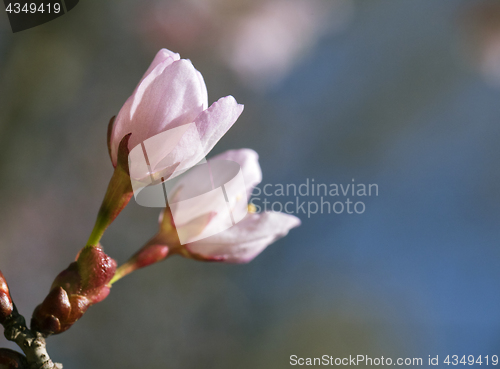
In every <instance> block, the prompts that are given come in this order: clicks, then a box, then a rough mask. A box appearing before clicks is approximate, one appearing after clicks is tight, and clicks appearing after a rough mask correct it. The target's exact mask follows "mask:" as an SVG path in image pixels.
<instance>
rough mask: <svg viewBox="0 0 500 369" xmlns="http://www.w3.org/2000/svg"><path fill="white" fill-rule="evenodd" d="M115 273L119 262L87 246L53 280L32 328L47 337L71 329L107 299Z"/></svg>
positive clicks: (36, 311) (36, 310)
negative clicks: (89, 310)
mask: <svg viewBox="0 0 500 369" xmlns="http://www.w3.org/2000/svg"><path fill="white" fill-rule="evenodd" d="M115 270H116V262H115V261H114V260H113V259H111V258H110V257H109V256H108V255H106V254H105V253H104V251H103V250H102V248H101V247H93V246H86V247H85V248H84V249H83V250H82V251H81V252H80V254H79V255H78V257H77V260H76V261H75V262H73V263H71V264H70V265H69V267H68V268H66V270H64V271H62V272H61V273H60V274H59V275H58V276H57V277H56V279H55V280H54V283H53V284H52V287H51V290H50V292H49V294H48V295H47V297H46V298H45V300H44V301H43V302H42V303H41V304H40V305H38V307H37V308H36V309H35V311H34V313H33V317H32V320H31V325H32V328H33V329H36V330H38V331H40V332H42V333H44V334H46V335H49V334H58V333H61V332H64V331H65V330H67V329H69V328H70V327H71V326H72V325H73V324H74V323H76V321H77V320H78V319H80V318H81V317H82V316H83V314H84V313H85V312H86V311H87V309H88V308H89V307H90V306H92V305H93V304H96V303H98V302H100V301H102V300H104V299H105V298H106V297H107V296H108V294H109V291H110V284H109V283H110V281H111V279H112V278H113V276H114V274H115Z"/></svg>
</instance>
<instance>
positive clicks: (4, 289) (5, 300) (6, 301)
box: [0, 272, 14, 324]
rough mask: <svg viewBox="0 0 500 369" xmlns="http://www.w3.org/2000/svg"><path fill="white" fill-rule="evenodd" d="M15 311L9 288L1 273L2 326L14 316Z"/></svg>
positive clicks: (0, 319)
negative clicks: (10, 316) (8, 318)
mask: <svg viewBox="0 0 500 369" xmlns="http://www.w3.org/2000/svg"><path fill="white" fill-rule="evenodd" d="M13 310H14V304H13V303H12V298H11V297H10V292H9V286H8V285H7V281H6V280H5V277H4V276H3V274H2V272H0V324H3V323H4V322H5V319H7V317H8V316H9V315H10V314H12V311H13Z"/></svg>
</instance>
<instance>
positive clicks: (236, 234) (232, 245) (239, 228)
mask: <svg viewBox="0 0 500 369" xmlns="http://www.w3.org/2000/svg"><path fill="white" fill-rule="evenodd" d="M299 225H300V220H299V218H297V217H295V216H293V215H289V214H284V213H275V212H266V213H260V214H248V215H247V217H246V218H245V219H244V220H242V221H241V222H240V223H238V224H236V225H235V226H233V227H231V228H229V229H228V230H226V231H224V232H221V233H219V234H216V235H214V236H211V237H208V238H205V239H203V240H200V241H196V242H193V243H191V244H189V245H187V246H186V247H187V249H188V250H189V251H190V252H193V253H196V254H199V255H202V256H203V257H206V258H221V259H223V260H224V261H225V262H229V263H247V262H249V261H251V260H252V259H254V258H255V257H256V256H257V255H258V254H260V253H261V252H262V251H263V250H264V249H265V248H266V247H267V246H268V245H270V244H271V243H273V242H274V241H276V240H277V239H279V238H281V237H283V236H285V235H287V234H288V231H289V230H290V229H292V228H294V227H297V226H299Z"/></svg>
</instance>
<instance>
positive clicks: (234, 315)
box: [0, 0, 500, 368]
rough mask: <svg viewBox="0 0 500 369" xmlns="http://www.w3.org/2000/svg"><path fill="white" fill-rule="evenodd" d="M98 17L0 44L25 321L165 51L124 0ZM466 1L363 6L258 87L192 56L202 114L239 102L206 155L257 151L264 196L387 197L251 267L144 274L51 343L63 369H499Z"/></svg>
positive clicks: (489, 123) (496, 216) (478, 92)
mask: <svg viewBox="0 0 500 369" xmlns="http://www.w3.org/2000/svg"><path fill="white" fill-rule="evenodd" d="M103 3H104V4H105V5H102V6H101V5H98V4H97V2H92V1H88V2H87V3H86V4H84V3H82V4H80V5H79V6H78V8H75V10H73V11H72V13H73V14H69V15H67V16H65V17H63V18H61V19H60V20H58V21H55V22H52V23H50V24H47V25H45V26H43V28H42V27H39V28H37V29H34V30H32V31H26V33H24V34H19V35H14V36H13V35H12V34H9V32H8V29H7V30H6V29H5V27H4V28H0V29H3V31H2V32H3V33H1V34H0V52H1V54H0V55H1V56H0V67H1V71H0V73H1V74H0V81H2V82H0V96H1V97H2V98H1V101H0V107H1V109H0V110H1V112H0V119H1V122H0V123H1V126H0V130H1V132H2V137H1V138H0V142H1V143H2V148H1V149H0V155H1V158H0V161H1V163H0V169H1V170H2V171H3V173H9V174H8V175H4V177H3V178H4V181H2V182H3V183H2V184H1V189H2V194H1V195H0V201H1V203H2V207H1V209H0V219H2V224H1V225H0V250H2V253H3V254H2V255H7V256H2V257H1V258H0V268H2V271H3V272H4V274H5V275H6V276H11V278H9V280H11V282H10V284H11V285H12V289H13V291H14V297H16V298H17V299H18V301H19V302H18V305H20V306H21V307H22V310H23V311H24V312H27V311H30V309H32V308H33V307H34V306H35V305H36V304H37V303H38V302H39V301H40V300H41V299H42V298H43V296H44V295H45V293H46V290H47V289H48V286H49V285H50V281H51V280H52V278H53V277H54V275H55V274H56V273H57V272H58V271H59V270H61V269H62V268H64V267H65V266H66V264H67V263H69V261H70V260H71V259H72V258H73V257H74V254H75V252H76V250H78V249H79V246H81V243H82V242H84V241H85V237H86V234H87V233H88V231H89V229H90V227H91V225H92V222H93V220H94V216H95V211H96V210H97V208H98V206H99V201H100V199H101V196H102V193H103V191H104V189H105V186H106V183H107V179H108V177H109V175H110V173H111V169H110V165H109V163H108V162H107V157H106V147H105V140H104V137H105V132H106V124H107V119H108V118H109V117H110V116H111V115H113V114H116V111H117V110H118V109H119V108H120V106H121V103H122V102H123V101H124V100H125V98H126V97H127V96H128V94H130V91H131V90H132V89H133V87H134V83H135V82H136V81H137V79H138V78H139V77H140V75H141V74H142V72H143V70H144V69H145V67H146V66H147V63H148V61H149V59H151V57H152V55H154V52H155V47H160V46H164V47H169V45H168V44H164V45H159V44H158V45H157V44H152V45H148V44H145V43H144V41H143V40H141V36H140V34H139V35H138V34H137V33H136V30H135V29H134V26H133V24H134V23H130V24H129V22H131V20H132V19H133V18H134V12H135V9H136V7H134V5H136V4H135V3H134V2H133V1H126V2H125V1H124V2H123V3H121V2H119V1H117V0H116V1H107V2H103ZM472 3H478V2H472V1H456V0H455V1H451V0H439V1H437V0H435V1H418V2H417V1H413V0H402V1H399V0H398V1H396V0H387V1H357V2H355V12H354V15H353V18H352V20H351V22H350V23H349V24H348V26H347V28H346V29H344V30H343V31H341V32H340V33H338V34H333V33H332V34H327V35H326V36H323V37H321V38H320V40H319V41H318V44H317V45H315V46H314V48H313V49H312V50H311V51H310V52H309V53H308V55H307V57H305V58H304V59H303V60H302V61H300V63H298V64H297V65H296V66H295V68H294V69H293V71H292V72H291V73H290V74H289V75H288V76H287V78H286V79H285V80H283V81H282V82H281V83H279V84H277V85H275V86H274V87H271V88H269V89H267V90H262V91H255V90H252V89H250V88H247V86H245V85H244V84H242V83H240V82H238V80H237V79H236V77H235V76H234V75H232V74H231V72H230V71H229V70H228V69H227V68H226V67H225V66H224V65H222V64H221V63H220V61H219V60H218V59H217V58H216V57H215V56H214V54H216V53H217V51H214V50H212V51H206V50H205V51H204V50H202V51H200V50H196V49H193V50H187V53H188V54H187V55H183V56H186V57H190V58H191V59H192V60H193V62H194V64H195V66H196V67H197V68H198V69H199V70H200V71H201V72H202V73H203V74H204V76H205V80H206V82H207V86H208V89H209V99H210V101H211V102H212V101H214V100H216V99H217V98H218V97H219V96H223V95H226V94H233V95H234V96H235V97H236V98H237V100H238V101H240V102H242V103H244V104H245V112H244V113H243V115H242V116H241V118H240V119H239V121H238V123H237V124H236V125H235V126H234V127H233V128H232V129H231V131H230V132H229V133H228V134H227V135H226V136H225V137H224V138H223V139H222V140H221V142H220V143H219V144H218V145H217V146H216V148H215V149H214V152H213V153H214V154H217V153H219V152H222V151H224V150H227V149H231V148H239V147H250V148H253V149H255V150H256V151H257V152H259V154H260V162H261V166H262V168H263V173H264V180H263V183H262V185H264V184H267V183H269V184H277V183H280V184H296V185H297V186H298V185H300V184H302V183H304V182H305V181H306V180H307V179H309V180H311V179H313V178H314V180H315V182H316V183H326V184H331V183H337V184H341V183H342V184H348V183H351V181H352V179H355V181H356V183H365V184H369V183H375V184H378V186H379V195H378V196H371V197H366V198H363V199H362V201H364V202H365V204H366V212H365V213H364V214H360V215H356V214H353V215H348V214H345V213H344V214H342V215H337V214H314V215H311V217H310V218H308V217H307V215H304V214H302V215H299V217H300V218H301V219H302V221H303V224H302V226H301V227H300V228H298V229H295V230H292V231H291V232H290V234H289V235H288V236H287V237H286V238H284V239H282V240H280V241H278V242H277V243H276V244H273V245H272V246H270V247H269V249H267V250H266V251H265V252H264V253H263V254H262V255H261V256H259V257H258V258H257V259H256V260H254V261H253V262H252V263H250V264H248V265H244V266H232V265H231V266H228V265H214V264H202V263H195V262H191V261H188V260H180V259H176V258H174V259H172V260H169V261H168V262H166V263H164V264H163V265H156V266H153V267H151V268H149V269H148V270H143V271H140V272H137V273H136V274H134V275H132V276H130V277H127V279H124V280H123V281H121V282H120V283H119V284H117V285H116V286H115V287H113V291H112V294H111V295H110V297H109V298H108V299H106V300H105V301H104V302H103V303H101V304H99V305H98V306H95V307H93V308H92V309H90V310H89V312H88V313H87V314H86V316H85V317H84V318H83V319H82V321H81V322H79V323H78V324H76V325H75V327H73V328H72V329H71V330H70V331H68V332H67V333H65V334H64V335H62V336H57V337H54V338H51V339H50V341H49V344H50V349H51V352H53V355H54V357H55V358H56V359H57V360H60V361H62V362H63V363H65V364H66V365H67V366H68V367H71V368H88V367H92V368H107V367H120V368H135V367H138V366H139V365H140V367H147V368H165V367H168V368H200V367H203V368H215V367H217V368H226V367H227V368H285V367H289V357H290V355H298V356H302V357H314V356H321V355H323V354H328V355H332V356H338V357H344V356H346V355H347V356H348V355H349V354H352V355H357V354H367V355H371V356H372V357H380V356H382V355H384V356H386V357H393V358H396V357H422V358H424V362H426V358H427V357H428V355H431V356H435V355H438V354H439V355H440V357H441V358H444V356H446V355H459V356H462V355H476V356H477V355H494V354H497V355H498V354H500V351H499V343H500V333H499V332H500V314H499V313H498V312H499V311H500V294H499V289H500V287H499V282H500V269H499V268H498V265H499V264H500V251H499V249H498V240H499V237H500V230H499V227H498V225H499V221H500V196H499V192H498V185H499V183H500V169H499V166H498V162H499V160H500V149H499V145H498V142H499V139H500V125H499V121H500V104H499V103H498V101H500V89H495V88H494V87H492V86H491V85H489V84H488V83H486V82H485V81H484V80H483V79H482V77H481V76H480V75H479V74H478V73H476V72H475V71H474V70H473V69H472V68H470V66H469V65H467V63H466V62H465V61H464V58H463V56H462V55H461V51H460V50H461V49H460V42H461V38H460V37H461V34H460V32H461V29H460V25H459V23H458V21H457V19H459V16H460V15H461V14H462V13H463V11H464V10H466V9H467V6H469V5H470V4H472ZM79 8H80V9H79ZM97 9H101V10H102V11H103V14H101V16H97V15H95V14H96V13H95V12H96V11H97ZM93 15H94V17H92V16H93ZM70 17H73V18H70ZM77 17H78V18H77ZM1 21H3V20H1ZM131 24H132V25H131ZM91 25H93V26H94V27H90V26H91ZM65 31H67V32H69V34H64V32H65ZM49 36H50V37H53V38H47V37H49ZM37 45H38V46H37ZM189 53H191V55H189ZM28 57H29V58H32V59H29V60H28ZM20 61H23V62H22V63H21V67H19V65H20V64H19V63H20ZM36 61H38V62H36ZM23 63H24V64H23ZM53 63H56V66H57V68H59V70H58V72H60V74H58V72H55V73H54V74H51V73H52V72H51V71H50V68H49V66H50V65H52V64H53ZM14 64H15V65H14ZM37 66H39V67H37ZM42 67H43V69H42ZM37 68H39V69H37ZM55 102H58V103H60V105H57V106H58V108H54V107H53V106H55V105H54V104H55ZM22 145H25V146H22ZM34 182H35V183H36V191H37V192H36V193H34ZM262 185H261V187H262ZM303 200H304V201H319V198H318V197H310V198H304V199H303ZM326 200H330V201H336V200H334V199H332V198H328V199H326ZM339 200H340V201H342V200H344V199H342V198H340V199H339ZM358 200H359V199H358ZM271 201H282V198H278V197H273V198H271ZM20 204H21V205H20ZM156 217H157V211H156V210H155V209H145V208H140V207H139V206H137V205H136V204H131V205H130V206H129V207H128V208H127V209H126V210H125V211H124V213H123V214H122V215H121V217H120V218H119V219H118V220H117V222H116V224H114V225H113V226H112V228H111V229H110V230H109V232H108V234H106V236H105V239H104V244H105V245H106V247H107V250H108V252H109V253H110V254H111V255H112V256H114V257H116V258H117V259H118V260H119V261H124V260H125V259H126V258H127V257H128V255H130V254H131V253H132V252H133V251H134V250H135V249H137V247H138V246H139V245H140V244H141V243H142V242H144V241H146V240H147V239H148V238H149V237H150V236H151V235H152V234H153V233H154V232H155V229H156ZM3 344H4V342H2V345H3ZM5 345H8V343H5ZM9 347H12V346H9ZM424 366H425V365H424Z"/></svg>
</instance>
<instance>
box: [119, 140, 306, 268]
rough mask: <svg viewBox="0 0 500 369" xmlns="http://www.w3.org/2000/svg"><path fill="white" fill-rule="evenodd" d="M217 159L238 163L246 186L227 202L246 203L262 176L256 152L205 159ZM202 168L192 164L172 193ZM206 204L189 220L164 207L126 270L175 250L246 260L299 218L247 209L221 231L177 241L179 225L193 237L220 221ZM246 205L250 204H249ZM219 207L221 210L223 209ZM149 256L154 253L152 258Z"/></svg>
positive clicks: (191, 255) (191, 180)
mask: <svg viewBox="0 0 500 369" xmlns="http://www.w3.org/2000/svg"><path fill="white" fill-rule="evenodd" d="M217 160H219V161H221V160H229V161H234V162H236V163H238V164H239V165H240V166H241V171H242V173H243V177H244V181H245V184H246V188H244V189H243V193H240V194H237V195H236V196H237V197H240V196H242V198H241V199H240V198H229V199H228V203H229V204H238V202H239V201H241V200H242V201H244V203H245V206H248V200H249V197H250V194H251V192H252V190H253V188H254V187H255V186H256V185H257V184H258V183H260V181H261V180H262V172H261V169H260V166H259V163H258V155H257V153H256V152H255V151H253V150H249V149H241V150H231V151H226V152H225V153H223V154H221V155H218V156H215V157H214V158H212V159H210V160H209V161H208V162H209V164H210V163H213V162H215V161H217ZM202 171H203V169H202V167H195V168H194V169H193V170H192V171H191V172H190V173H189V174H188V175H186V176H185V177H183V178H182V179H181V180H180V181H179V182H178V183H177V185H176V188H174V190H173V193H176V191H179V192H182V191H183V190H184V188H185V187H184V186H188V185H189V184H190V183H197V181H196V179H197V177H200V178H201V177H203V173H202ZM174 196H175V195H174ZM206 205H207V209H211V210H210V211H207V214H206V216H202V217H198V218H196V219H194V220H192V221H191V222H190V224H175V223H174V220H173V215H172V209H171V208H170V207H169V208H167V209H165V210H164V211H163V212H162V214H161V215H160V221H159V223H160V231H159V232H158V234H157V235H156V236H155V237H153V238H152V239H151V240H150V241H149V242H148V243H147V244H146V246H144V247H143V248H142V249H141V250H140V251H139V252H138V253H137V254H136V255H135V256H134V258H132V259H131V261H130V262H129V265H128V269H129V271H131V270H133V269H137V268H138V267H142V266H145V265H149V264H152V263H153V262H158V261H161V260H163V259H164V258H166V257H167V256H168V255H170V254H179V255H182V256H185V257H188V258H192V259H196V260H204V261H222V262H229V263H246V262H249V261H251V260H252V259H254V258H255V257H256V256H257V255H258V254H260V253H261V252H262V251H263V250H264V249H265V248H266V247H267V246H268V245H270V244H271V243H273V242H274V241H276V240H277V239H279V238H281V237H284V236H285V235H287V234H288V232H289V231H290V229H292V228H294V227H297V226H299V225H300V220H299V219H298V218H297V217H295V216H293V215H289V214H284V213H277V212H264V213H255V212H253V211H249V212H248V214H247V215H246V216H245V217H244V218H243V219H242V220H241V221H239V222H238V223H236V224H235V225H233V226H232V227H230V228H228V229H226V230H224V231H223V232H220V233H217V234H214V235H212V236H209V237H206V238H203V239H199V240H197V241H194V242H188V243H186V244H181V242H180V241H179V234H178V231H179V228H186V229H188V230H189V232H191V236H193V237H194V238H196V237H195V236H197V235H198V234H199V233H202V232H204V231H205V230H206V229H207V228H208V227H210V226H214V225H215V226H217V224H214V223H217V222H220V221H221V219H222V218H221V216H220V214H218V213H217V212H218V210H217V209H218V208H217V206H216V205H214V206H212V207H211V206H210V204H206ZM234 206H238V205H234ZM249 207H250V208H251V206H249ZM214 209H215V210H214ZM220 210H221V211H224V209H220ZM225 211H227V209H225ZM152 256H156V258H155V257H152ZM145 259H147V260H148V263H147V264H145V263H144V262H143V261H144V260H145ZM139 260H141V261H142V263H141V265H138V261H139ZM124 274H125V273H124Z"/></svg>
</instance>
